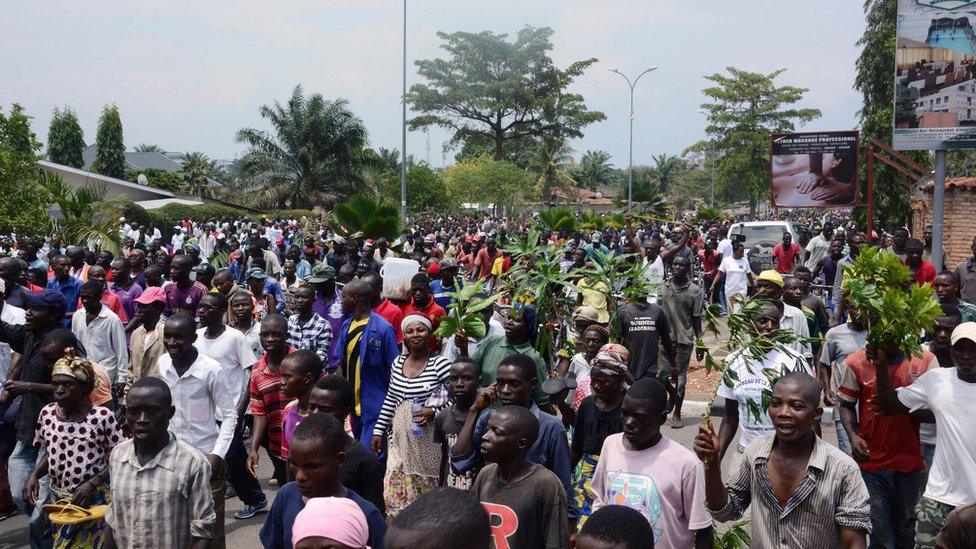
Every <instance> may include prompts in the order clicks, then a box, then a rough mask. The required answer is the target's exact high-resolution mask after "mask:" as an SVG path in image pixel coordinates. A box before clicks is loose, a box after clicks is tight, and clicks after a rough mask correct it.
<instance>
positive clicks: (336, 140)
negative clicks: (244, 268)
mask: <svg viewBox="0 0 976 549" xmlns="http://www.w3.org/2000/svg"><path fill="white" fill-rule="evenodd" d="M259 112H260V113H261V116H262V117H264V118H266V119H267V120H268V122H270V123H271V126H272V128H273V131H272V132H270V133H269V132H265V131H262V130H257V129H254V128H244V129H242V130H240V131H239V132H237V141H238V142H240V143H247V144H248V145H250V149H249V150H248V151H247V153H246V154H245V155H244V157H243V158H241V161H240V167H241V172H240V173H241V177H244V178H245V179H247V180H249V181H250V186H251V188H252V189H254V190H255V191H257V193H258V199H257V202H256V203H257V204H258V205H265V206H271V207H275V208H281V209H283V208H297V207H303V208H304V207H310V206H314V205H323V206H324V205H330V204H334V203H335V202H337V201H340V200H342V199H343V198H346V197H348V196H351V195H352V194H355V193H356V192H358V191H361V190H362V188H361V186H362V184H363V182H364V181H363V177H362V172H363V170H364V169H365V168H367V167H368V166H369V165H370V162H371V160H370V158H368V157H367V154H366V152H365V149H366V146H367V144H368V134H367V133H366V127H365V126H364V125H363V121H362V120H360V119H359V117H357V116H356V115H355V113H353V112H352V111H351V110H350V109H349V103H348V101H346V100H345V99H341V98H340V99H336V100H334V101H330V100H326V99H325V98H323V97H322V95H321V94H318V93H315V94H312V95H310V96H308V97H306V96H305V94H304V92H303V91H302V87H301V86H295V89H294V91H293V92H292V95H291V98H289V99H288V102H287V103H286V104H285V105H281V104H280V103H278V102H277V101H276V102H275V104H274V106H273V107H269V106H267V105H265V106H262V107H261V109H260V111H259Z"/></svg>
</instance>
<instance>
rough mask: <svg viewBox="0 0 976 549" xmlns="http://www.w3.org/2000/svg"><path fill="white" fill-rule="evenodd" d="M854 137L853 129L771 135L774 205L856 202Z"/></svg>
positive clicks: (801, 206) (851, 203) (845, 205)
mask: <svg viewBox="0 0 976 549" xmlns="http://www.w3.org/2000/svg"><path fill="white" fill-rule="evenodd" d="M857 139H858V132H856V131H842V132H809V133H777V134H773V136H772V147H771V150H770V152H771V157H772V162H771V168H772V170H771V171H772V177H771V180H772V189H771V192H770V196H771V197H772V203H773V206H775V207H779V208H824V207H849V206H854V205H856V204H857Z"/></svg>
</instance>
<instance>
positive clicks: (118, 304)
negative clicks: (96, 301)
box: [77, 291, 129, 326]
mask: <svg viewBox="0 0 976 549" xmlns="http://www.w3.org/2000/svg"><path fill="white" fill-rule="evenodd" d="M100 301H101V302H102V305H105V306H106V307H108V309H109V310H110V311H112V312H113V313H115V314H116V316H118V317H119V320H121V321H122V325H123V326H124V325H125V324H126V323H127V322H129V315H127V314H125V309H123V308H122V300H121V299H119V296H117V295H115V294H113V293H112V292H109V291H105V292H102V299H101V300H100ZM77 310H79V311H81V310H84V305H82V304H81V299H79V300H78V306H77Z"/></svg>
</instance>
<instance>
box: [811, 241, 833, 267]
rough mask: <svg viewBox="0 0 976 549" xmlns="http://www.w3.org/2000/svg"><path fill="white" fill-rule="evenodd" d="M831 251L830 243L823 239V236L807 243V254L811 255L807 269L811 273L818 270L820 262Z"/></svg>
mask: <svg viewBox="0 0 976 549" xmlns="http://www.w3.org/2000/svg"><path fill="white" fill-rule="evenodd" d="M829 250H830V241H828V240H827V239H826V238H824V237H823V235H822V234H818V235H817V236H815V237H813V238H811V239H810V242H808V243H807V252H809V253H810V257H809V258H807V262H806V268H807V269H810V270H811V271H812V270H814V269H816V268H817V263H819V262H820V260H821V259H823V258H824V256H826V255H827V252H828V251H829Z"/></svg>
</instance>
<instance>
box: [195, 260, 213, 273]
mask: <svg viewBox="0 0 976 549" xmlns="http://www.w3.org/2000/svg"><path fill="white" fill-rule="evenodd" d="M193 272H195V273H201V274H214V273H216V272H217V269H216V268H215V267H214V266H213V265H211V264H209V263H207V262H203V263H201V264H199V265H197V266H196V267H194V268H193Z"/></svg>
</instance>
